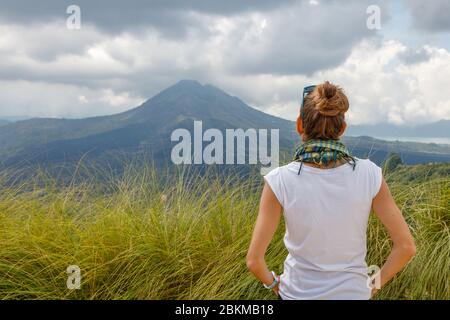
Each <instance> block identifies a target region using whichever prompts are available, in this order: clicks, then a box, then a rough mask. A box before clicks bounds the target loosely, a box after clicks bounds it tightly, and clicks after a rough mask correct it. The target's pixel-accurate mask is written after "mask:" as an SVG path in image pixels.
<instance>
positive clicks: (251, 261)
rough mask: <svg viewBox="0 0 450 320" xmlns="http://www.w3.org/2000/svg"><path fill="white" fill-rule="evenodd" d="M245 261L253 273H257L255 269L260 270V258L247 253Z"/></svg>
mask: <svg viewBox="0 0 450 320" xmlns="http://www.w3.org/2000/svg"><path fill="white" fill-rule="evenodd" d="M245 262H246V264H247V269H248V270H249V271H250V272H251V273H255V271H256V270H258V268H259V265H260V264H261V263H260V261H259V259H257V258H255V257H253V256H249V255H247V258H246V259H245Z"/></svg>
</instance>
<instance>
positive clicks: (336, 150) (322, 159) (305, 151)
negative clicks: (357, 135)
mask: <svg viewBox="0 0 450 320" xmlns="http://www.w3.org/2000/svg"><path fill="white" fill-rule="evenodd" d="M340 159H344V160H345V161H347V163H349V164H350V165H352V166H353V170H355V166H356V160H355V158H354V157H353V156H352V155H351V154H350V152H349V151H348V150H347V148H346V147H345V145H344V144H343V143H342V142H341V141H339V140H308V141H306V142H304V143H303V144H301V145H300V146H299V147H298V148H297V150H296V151H295V154H294V161H298V162H300V169H299V170H298V174H300V170H301V169H302V166H303V162H307V163H315V164H318V165H324V166H327V165H328V164H329V163H330V162H332V161H334V162H335V166H336V161H337V160H340Z"/></svg>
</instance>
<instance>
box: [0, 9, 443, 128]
mask: <svg viewBox="0 0 450 320" xmlns="http://www.w3.org/2000/svg"><path fill="white" fill-rule="evenodd" d="M72 4H76V5H78V6H79V7H80V9H81V28H80V29H79V30H76V29H75V30H74V29H69V28H68V27H67V18H68V17H69V14H67V12H66V10H67V7H68V6H69V5H72ZM372 4H376V5H377V6H379V8H380V9H381V11H380V12H381V28H380V29H379V30H377V29H373V30H370V29H369V28H368V27H367V23H366V22H367V19H368V17H369V14H368V13H367V12H366V10H367V7H368V6H369V5H372ZM449 12H450V1H449V0H433V1H426V2H425V1H423V0H400V1H388V0H367V1H366V0H345V1H343V0H342V1H337V0H303V1H302V0H227V1H221V0H220V1H219V0H217V1H216V0H208V1H204V0H178V1H176V0H147V1H144V0H141V1H139V0H135V1H133V0H129V1H119V0H108V1H106V0H95V1H93V0H77V1H73V0H72V1H65V0H41V1H39V2H31V1H24V0H14V1H12V0H0V85H1V90H0V117H10V116H27V117H31V116H33V117H34V116H39V117H68V118H77V117H87V116H95V115H104V114H112V113H117V112H121V111H124V110H127V109H130V108H132V107H135V106H137V105H139V104H140V103H142V102H143V101H145V100H146V99H148V98H149V97H151V96H153V95H154V94H156V93H158V92H159V91H160V90H162V89H164V88H165V87H167V86H170V85H172V84H173V83H175V82H177V81H178V80H180V79H195V80H198V81H200V82H201V83H210V84H213V85H215V86H217V87H220V88H221V89H223V90H225V91H227V92H228V93H230V94H232V95H236V96H238V97H240V98H241V99H242V100H244V101H245V102H246V103H248V104H250V105H251V106H254V107H256V108H259V109H261V110H263V111H265V112H268V113H271V114H274V115H277V116H281V117H283V118H287V119H295V117H296V116H297V113H298V107H299V103H298V97H299V95H300V92H301V90H302V88H303V86H305V85H308V84H312V83H318V82H322V81H324V80H330V81H332V82H334V83H336V84H339V85H341V86H342V87H343V88H344V89H345V91H346V92H347V93H348V95H349V98H350V103H351V107H350V112H349V114H348V118H349V121H350V123H353V124H361V123H378V122H390V123H396V124H418V123H422V122H431V121H436V120H440V119H450V89H449V82H450V19H449Z"/></svg>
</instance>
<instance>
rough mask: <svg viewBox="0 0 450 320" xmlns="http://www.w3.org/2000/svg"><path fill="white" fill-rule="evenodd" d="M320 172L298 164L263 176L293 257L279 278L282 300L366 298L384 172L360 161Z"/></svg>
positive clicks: (368, 291) (369, 162) (289, 256)
mask: <svg viewBox="0 0 450 320" xmlns="http://www.w3.org/2000/svg"><path fill="white" fill-rule="evenodd" d="M356 160H357V161H356V166H355V169H354V170H353V166H351V165H348V164H344V165H341V166H338V167H336V168H330V169H321V168H316V167H311V166H307V165H303V167H302V169H301V172H300V174H298V172H299V166H300V163H299V162H292V163H290V164H288V165H286V166H283V167H280V168H277V169H275V170H273V171H271V172H270V173H269V174H267V175H266V176H265V180H266V182H267V183H268V184H269V186H270V187H271V189H272V191H273V192H274V194H275V196H276V197H277V199H278V201H279V202H280V204H281V205H282V207H283V209H284V216H285V221H286V235H285V245H286V247H287V249H288V251H289V255H288V257H287V259H286V261H285V265H284V273H283V275H282V276H281V284H280V295H281V297H282V298H283V299H368V298H370V292H371V290H370V289H369V287H368V286H367V265H366V262H365V256H366V229H367V221H368V216H369V213H370V209H371V205H372V200H373V198H374V197H375V195H376V194H377V193H378V191H379V189H380V186H381V182H382V173H381V169H380V168H379V167H378V166H376V165H375V164H374V163H373V162H371V161H370V160H363V159H356Z"/></svg>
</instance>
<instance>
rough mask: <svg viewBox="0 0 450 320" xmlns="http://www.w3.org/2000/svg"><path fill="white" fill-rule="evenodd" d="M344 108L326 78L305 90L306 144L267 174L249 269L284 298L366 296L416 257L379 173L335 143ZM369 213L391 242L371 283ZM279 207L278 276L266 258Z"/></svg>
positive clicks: (301, 123) (301, 120)
mask: <svg viewBox="0 0 450 320" xmlns="http://www.w3.org/2000/svg"><path fill="white" fill-rule="evenodd" d="M348 108H349V103H348V99H347V97H346V96H345V94H344V92H343V91H342V89H341V88H339V87H337V86H335V85H333V84H331V83H329V82H328V81H327V82H325V83H323V84H320V85H318V86H309V87H306V88H305V90H304V94H303V101H302V107H301V109H300V115H299V117H298V119H297V131H298V133H299V134H300V136H301V138H302V141H303V143H302V145H301V146H300V147H299V148H298V149H297V151H296V153H295V157H294V161H293V162H291V163H289V164H288V165H285V166H282V167H279V168H276V169H274V170H272V171H271V172H270V173H269V174H267V175H266V176H265V177H264V180H265V185H264V189H263V192H262V196H261V202H260V208H259V213H258V218H257V220H256V225H255V229H254V232H253V237H252V240H251V244H250V248H249V250H248V254H247V266H248V268H249V270H250V271H251V272H252V273H253V274H254V275H255V276H256V277H257V278H258V279H259V280H260V281H261V282H262V283H263V285H264V286H265V287H266V288H268V289H270V290H273V291H274V292H275V293H276V294H278V295H279V296H280V298H281V299H286V300H288V299H370V298H371V297H372V296H373V294H375V292H376V291H377V290H378V289H379V288H380V287H382V286H383V285H385V284H386V283H387V282H388V281H389V280H391V279H392V278H393V277H394V276H395V275H396V274H397V273H398V272H399V271H400V270H401V269H402V268H403V267H404V266H405V264H406V263H407V262H408V261H409V260H410V259H411V258H412V257H413V256H414V254H415V251H416V249H415V245H414V240H413V238H412V236H411V233H410V231H409V228H408V225H407V224H406V222H405V220H404V218H403V216H402V213H401V212H400V210H399V209H398V207H397V206H396V204H395V202H394V200H393V198H392V196H391V194H390V192H389V188H388V186H387V184H386V182H385V181H384V179H383V177H382V173H381V169H380V168H379V167H378V166H377V165H375V164H374V163H373V162H371V161H370V160H368V159H358V158H356V157H353V156H352V155H351V154H350V153H349V152H348V150H347V149H346V148H345V145H344V144H342V142H340V141H339V138H340V137H341V136H342V135H343V133H344V131H345V128H346V122H345V118H344V115H345V112H346V111H347V110H348ZM371 208H373V210H374V212H375V214H376V215H377V217H378V218H379V219H380V220H381V222H382V223H383V225H384V227H385V228H386V229H387V232H388V233H389V236H390V237H391V239H392V241H393V247H392V251H391V253H390V255H389V257H388V258H387V260H386V262H385V264H384V265H383V266H382V268H381V270H380V272H379V273H378V274H377V277H378V278H377V280H378V281H376V282H378V283H376V284H377V285H376V286H374V281H373V279H369V277H368V275H367V273H368V271H367V264H366V262H365V257H366V229H367V223H368V217H369V213H370V210H371ZM282 210H283V212H284V218H285V223H286V234H285V237H284V243H285V245H286V248H287V250H288V252H289V254H288V256H287V258H286V260H285V262H284V272H283V274H282V275H281V277H279V276H277V275H276V274H275V273H274V272H273V271H272V272H271V271H269V269H268V267H267V265H266V262H265V260H264V256H265V252H266V250H267V247H268V246H269V243H270V242H271V240H272V237H273V235H274V233H275V231H276V229H277V226H278V223H279V220H280V217H281V212H282Z"/></svg>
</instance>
